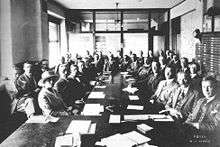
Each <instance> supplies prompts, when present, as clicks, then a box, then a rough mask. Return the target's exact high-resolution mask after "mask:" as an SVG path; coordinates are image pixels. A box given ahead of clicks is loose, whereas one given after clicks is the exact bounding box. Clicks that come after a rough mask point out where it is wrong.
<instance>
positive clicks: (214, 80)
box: [202, 75, 218, 88]
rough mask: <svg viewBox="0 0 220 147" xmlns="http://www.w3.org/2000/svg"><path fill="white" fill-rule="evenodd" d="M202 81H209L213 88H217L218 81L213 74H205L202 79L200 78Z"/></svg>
mask: <svg viewBox="0 0 220 147" xmlns="http://www.w3.org/2000/svg"><path fill="white" fill-rule="evenodd" d="M203 81H210V82H211V84H212V85H213V86H214V87H215V88H217V84H218V81H217V80H216V78H214V77H213V76H210V75H208V76H205V77H203V79H202V82H203Z"/></svg>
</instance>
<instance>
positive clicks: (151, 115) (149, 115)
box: [148, 114, 167, 119]
mask: <svg viewBox="0 0 220 147" xmlns="http://www.w3.org/2000/svg"><path fill="white" fill-rule="evenodd" d="M148 117H149V118H151V119H160V118H167V115H165V114H148Z"/></svg>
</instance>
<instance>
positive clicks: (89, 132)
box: [88, 123, 96, 134]
mask: <svg viewBox="0 0 220 147" xmlns="http://www.w3.org/2000/svg"><path fill="white" fill-rule="evenodd" d="M95 131H96V123H92V124H91V126H90V129H89V131H88V134H95Z"/></svg>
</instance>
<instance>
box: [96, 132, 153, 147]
mask: <svg viewBox="0 0 220 147" xmlns="http://www.w3.org/2000/svg"><path fill="white" fill-rule="evenodd" d="M150 140H151V139H150V138H148V137H145V136H143V135H141V134H140V133H138V132H136V131H132V132H129V133H126V134H115V135H112V136H110V137H107V138H103V139H101V142H97V143H96V145H101V146H107V147H118V146H121V147H132V146H135V145H138V144H143V143H146V142H148V141H150Z"/></svg>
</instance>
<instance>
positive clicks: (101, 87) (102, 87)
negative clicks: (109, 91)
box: [95, 85, 106, 89]
mask: <svg viewBox="0 0 220 147" xmlns="http://www.w3.org/2000/svg"><path fill="white" fill-rule="evenodd" d="M95 88H100V89H104V88H106V86H105V85H104V86H100V85H97V86H95Z"/></svg>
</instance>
